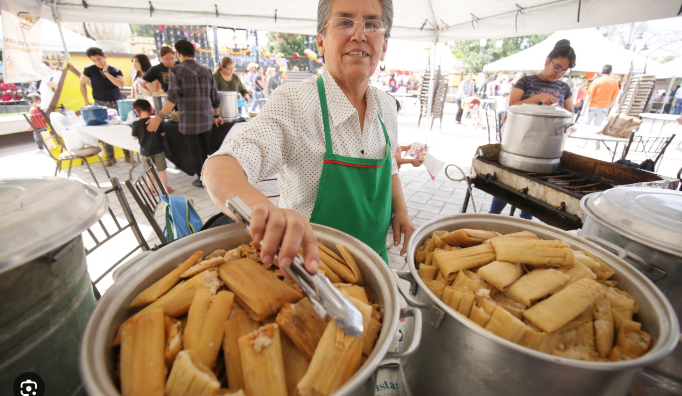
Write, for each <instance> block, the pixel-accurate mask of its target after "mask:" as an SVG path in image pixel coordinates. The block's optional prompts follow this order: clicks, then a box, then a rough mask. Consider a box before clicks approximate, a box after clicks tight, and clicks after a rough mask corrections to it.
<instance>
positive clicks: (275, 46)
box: [265, 32, 317, 57]
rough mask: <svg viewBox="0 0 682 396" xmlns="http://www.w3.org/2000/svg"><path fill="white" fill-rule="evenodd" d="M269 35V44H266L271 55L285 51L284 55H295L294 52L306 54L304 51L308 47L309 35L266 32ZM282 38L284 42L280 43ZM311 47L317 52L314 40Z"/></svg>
mask: <svg viewBox="0 0 682 396" xmlns="http://www.w3.org/2000/svg"><path fill="white" fill-rule="evenodd" d="M266 36H267V37H268V40H269V42H268V44H266V45H265V50H266V51H267V52H268V53H269V54H270V55H273V56H274V55H276V54H278V53H280V52H281V53H283V54H284V56H293V55H294V53H297V54H299V55H300V56H301V57H303V56H305V55H304V54H303V51H304V50H305V49H306V48H308V36H303V35H300V34H288V33H277V32H268V33H266ZM280 38H281V39H282V44H281V45H280V44H279V42H278V39H280ZM310 44H311V47H313V48H311V49H312V50H313V51H314V52H315V53H317V46H316V45H315V43H314V41H312V40H311V43H310Z"/></svg>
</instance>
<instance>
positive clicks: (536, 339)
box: [520, 326, 561, 354]
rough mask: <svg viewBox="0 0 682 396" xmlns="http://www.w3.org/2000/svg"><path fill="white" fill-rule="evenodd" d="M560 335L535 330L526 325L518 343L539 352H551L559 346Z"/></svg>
mask: <svg viewBox="0 0 682 396" xmlns="http://www.w3.org/2000/svg"><path fill="white" fill-rule="evenodd" d="M560 343H561V336H560V335H558V334H547V333H545V332H543V331H540V330H539V329H538V330H535V329H532V328H530V327H529V326H526V331H525V333H523V338H522V339H521V342H520V344H521V345H523V346H525V347H526V348H530V349H534V350H536V351H539V352H544V353H549V354H551V353H552V351H553V350H555V349H557V348H558V347H559V344H560Z"/></svg>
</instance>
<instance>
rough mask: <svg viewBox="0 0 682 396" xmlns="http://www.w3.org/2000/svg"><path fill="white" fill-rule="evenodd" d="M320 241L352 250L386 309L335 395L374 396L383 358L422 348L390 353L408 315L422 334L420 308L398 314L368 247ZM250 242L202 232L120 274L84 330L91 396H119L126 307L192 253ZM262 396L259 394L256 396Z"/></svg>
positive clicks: (228, 229)
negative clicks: (119, 338) (117, 344)
mask: <svg viewBox="0 0 682 396" xmlns="http://www.w3.org/2000/svg"><path fill="white" fill-rule="evenodd" d="M313 230H314V231H315V235H316V237H317V240H318V241H320V242H322V243H324V244H326V245H327V246H329V247H330V248H332V249H334V250H335V248H334V246H335V245H336V244H339V243H341V244H344V245H346V246H347V247H348V249H349V250H350V252H351V254H352V255H353V257H355V260H356V261H357V263H358V266H359V267H360V271H362V276H363V277H364V279H365V282H366V287H367V288H369V290H370V292H371V293H372V295H373V296H374V301H375V303H377V304H379V305H381V306H382V307H383V327H382V329H381V333H380V334H379V338H378V339H377V342H376V345H375V347H374V350H373V351H372V354H371V355H370V356H369V357H368V358H367V361H366V362H365V363H364V364H363V365H362V367H360V369H359V370H358V372H356V373H355V375H354V376H353V377H351V379H349V380H348V381H347V382H346V383H345V384H344V385H343V386H342V387H341V388H339V389H338V390H337V391H336V392H335V393H334V396H342V395H367V396H373V395H374V392H375V384H376V371H377V368H378V366H379V363H381V361H382V359H384V357H403V356H408V355H410V354H412V353H413V352H414V351H415V350H416V348H417V347H418V344H419V339H420V334H421V333H419V332H418V331H416V332H415V337H414V338H413V341H412V343H411V345H410V346H409V347H407V348H403V352H401V353H388V352H387V350H388V348H389V344H390V343H391V341H392V340H393V337H394V335H395V332H396V329H397V326H398V321H399V320H400V319H401V318H402V317H404V316H414V318H415V327H417V328H419V329H421V313H420V311H419V310H417V309H413V308H409V307H408V308H407V309H403V310H400V302H399V300H398V290H397V288H396V285H395V282H394V278H393V275H392V273H391V272H390V271H389V269H388V267H387V266H386V264H385V263H384V262H383V260H382V259H381V257H379V255H377V254H376V253H375V252H374V251H373V250H372V249H370V248H369V247H368V246H367V245H365V244H363V243H362V242H360V241H358V240H357V239H355V238H353V237H351V236H350V235H348V234H345V233H342V232H340V231H337V230H335V229H332V228H329V227H324V226H320V225H317V224H313ZM250 240H251V238H250V237H249V236H248V234H247V233H246V230H245V228H244V227H243V226H241V225H239V224H230V225H226V226H222V227H216V228H212V229H209V230H207V231H202V232H200V233H197V234H193V235H190V236H187V237H185V238H182V240H181V241H179V242H175V243H172V244H170V245H168V246H165V247H163V248H162V249H159V250H158V251H157V252H155V253H152V254H149V255H148V256H146V257H145V258H143V259H142V260H140V261H139V262H138V263H136V264H135V265H134V266H133V267H132V268H130V269H129V270H128V271H126V272H124V273H123V275H121V278H120V279H118V280H117V281H116V282H115V283H114V285H113V286H112V287H111V288H109V290H108V291H107V293H105V294H104V296H102V299H101V300H100V301H99V303H98V304H97V308H96V309H95V311H94V312H93V314H92V317H91V319H90V321H89V323H88V326H87V328H86V330H85V335H84V336H83V343H82V347H81V360H80V368H81V376H82V378H83V383H84V384H85V388H86V390H87V392H88V394H90V395H92V396H118V395H120V393H119V391H118V389H117V388H116V385H115V381H114V378H115V371H116V361H115V355H114V350H113V348H112V347H111V344H112V342H113V340H114V337H115V335H116V331H117V329H118V327H119V325H120V324H121V323H123V322H124V321H125V320H126V319H127V318H129V317H130V316H131V315H132V314H133V313H134V311H132V310H129V309H128V308H127V307H128V305H129V304H130V302H131V301H132V300H133V299H134V298H135V296H136V295H137V294H138V293H140V292H141V291H142V290H144V289H145V288H147V287H148V286H149V285H151V284H152V283H154V282H155V281H157V280H158V279H160V278H161V277H163V276H164V275H165V274H167V273H168V272H170V271H171V270H172V269H173V268H175V267H176V266H177V265H178V264H179V263H181V262H183V261H184V260H185V259H187V257H189V256H190V255H192V254H193V253H194V252H196V251H198V250H201V251H203V252H204V253H205V254H208V253H210V252H212V251H213V250H215V249H218V248H220V249H226V248H232V247H236V246H239V245H240V244H242V243H248V242H249V241H250ZM254 396H259V395H254Z"/></svg>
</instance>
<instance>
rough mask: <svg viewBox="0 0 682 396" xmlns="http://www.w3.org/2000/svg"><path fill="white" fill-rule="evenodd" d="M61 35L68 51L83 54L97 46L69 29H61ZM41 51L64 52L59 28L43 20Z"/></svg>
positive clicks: (0, 21) (0, 28)
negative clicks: (62, 34)
mask: <svg viewBox="0 0 682 396" xmlns="http://www.w3.org/2000/svg"><path fill="white" fill-rule="evenodd" d="M62 33H64V40H65V41H66V42H67V43H68V49H69V51H74V52H85V51H86V50H87V49H88V48H90V47H96V46H97V42H96V41H95V40H92V39H89V38H87V37H85V36H82V35H80V34H78V33H76V32H74V31H71V30H69V29H64V28H62ZM0 37H2V19H0ZM43 51H45V52H62V51H64V44H63V43H62V38H61V36H60V35H59V26H57V24H56V23H54V22H52V21H49V20H43Z"/></svg>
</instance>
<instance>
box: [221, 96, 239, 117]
mask: <svg viewBox="0 0 682 396" xmlns="http://www.w3.org/2000/svg"><path fill="white" fill-rule="evenodd" d="M218 95H220V117H222V118H223V120H225V121H235V120H236V119H237V118H239V106H237V99H238V98H239V95H238V93H237V92H233V91H219V92H218Z"/></svg>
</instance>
